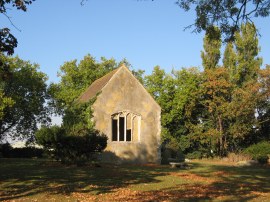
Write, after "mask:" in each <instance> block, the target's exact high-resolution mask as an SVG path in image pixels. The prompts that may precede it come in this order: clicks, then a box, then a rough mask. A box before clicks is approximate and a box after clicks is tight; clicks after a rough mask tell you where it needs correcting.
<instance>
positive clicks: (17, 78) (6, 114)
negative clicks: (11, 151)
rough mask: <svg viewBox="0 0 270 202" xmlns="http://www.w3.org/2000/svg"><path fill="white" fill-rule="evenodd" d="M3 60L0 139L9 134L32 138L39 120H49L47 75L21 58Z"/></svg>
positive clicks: (41, 121) (0, 81)
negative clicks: (46, 103)
mask: <svg viewBox="0 0 270 202" xmlns="http://www.w3.org/2000/svg"><path fill="white" fill-rule="evenodd" d="M0 59H1V60H0V61H1V63H0V72H1V73H3V74H1V78H0V100H2V101H3V102H1V104H0V114H1V116H0V139H1V138H3V137H4V136H6V135H8V134H11V136H12V137H25V138H31V137H32V135H33V133H34V131H35V130H36V129H37V123H46V122H47V121H48V116H47V115H48V107H47V106H46V105H44V104H45V102H46V100H47V99H48V94H47V85H46V81H47V76H46V75H45V74H44V73H42V72H40V71H38V68H39V66H38V65H37V64H31V63H30V62H28V61H23V60H21V59H20V58H18V57H15V58H10V57H5V56H4V55H0Z"/></svg>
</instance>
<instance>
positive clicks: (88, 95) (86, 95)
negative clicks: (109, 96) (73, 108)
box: [78, 67, 120, 102]
mask: <svg viewBox="0 0 270 202" xmlns="http://www.w3.org/2000/svg"><path fill="white" fill-rule="evenodd" d="M119 68H120V67H119ZM119 68H117V69H115V70H113V71H111V72H109V73H108V74H106V75H105V76H103V77H101V78H99V79H97V80H95V81H94V82H93V83H92V84H91V85H90V86H89V87H88V88H87V89H86V90H85V91H84V92H83V94H82V95H81V96H80V97H79V98H78V100H79V101H81V102H87V101H89V100H90V99H92V98H94V97H95V96H96V95H97V94H98V93H99V92H100V91H101V90H102V88H103V87H104V86H105V85H106V84H107V83H108V82H109V81H110V79H111V78H112V77H113V75H114V74H115V73H116V72H117V71H118V69H119Z"/></svg>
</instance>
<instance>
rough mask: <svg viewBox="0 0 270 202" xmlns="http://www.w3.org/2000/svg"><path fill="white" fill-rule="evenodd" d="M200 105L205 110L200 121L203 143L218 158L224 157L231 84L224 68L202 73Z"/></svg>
mask: <svg viewBox="0 0 270 202" xmlns="http://www.w3.org/2000/svg"><path fill="white" fill-rule="evenodd" d="M204 78H205V80H204V82H203V84H202V87H201V90H202V92H203V99H202V100H201V103H202V105H203V106H204V107H205V109H206V112H207V114H206V116H205V117H204V119H203V120H202V124H201V125H202V126H203V130H202V134H200V135H201V136H202V137H203V138H202V137H198V138H200V139H201V141H202V142H203V143H206V144H207V145H208V146H209V147H210V148H211V149H212V150H214V151H216V153H217V154H218V155H219V156H224V155H225V154H226V150H227V141H228V109H229V103H230V95H231V91H232V84H231V83H230V81H229V74H228V70H227V69H226V68H221V67H219V68H217V69H208V70H205V71H204Z"/></svg>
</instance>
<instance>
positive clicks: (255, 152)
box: [244, 141, 270, 164]
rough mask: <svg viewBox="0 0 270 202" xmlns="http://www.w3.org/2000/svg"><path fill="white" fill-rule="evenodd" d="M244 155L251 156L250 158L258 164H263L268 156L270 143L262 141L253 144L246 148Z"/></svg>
mask: <svg viewBox="0 0 270 202" xmlns="http://www.w3.org/2000/svg"><path fill="white" fill-rule="evenodd" d="M244 153H246V154H249V155H251V156H252V158H253V159H255V160H258V161H259V163H262V164H265V163H267V160H268V158H269V155H270V143H269V142H266V141H263V142H259V143H257V144H253V145H251V146H249V147H248V148H246V149H245V150H244Z"/></svg>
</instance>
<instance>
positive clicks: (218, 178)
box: [0, 159, 270, 201]
mask: <svg viewBox="0 0 270 202" xmlns="http://www.w3.org/2000/svg"><path fill="white" fill-rule="evenodd" d="M269 193H270V168H269V166H255V167H238V166H236V165H230V164H226V163H223V162H220V161H195V162H192V163H190V168H188V169H172V168H170V167H169V166H156V165H144V166H139V165H137V166H132V165H126V166H123V165H122V166H120V165H118V166H117V165H102V166H101V167H91V166H88V167H75V166H63V165H60V164H58V163H56V162H50V161H47V160H43V159H0V201H270V194H269Z"/></svg>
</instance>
